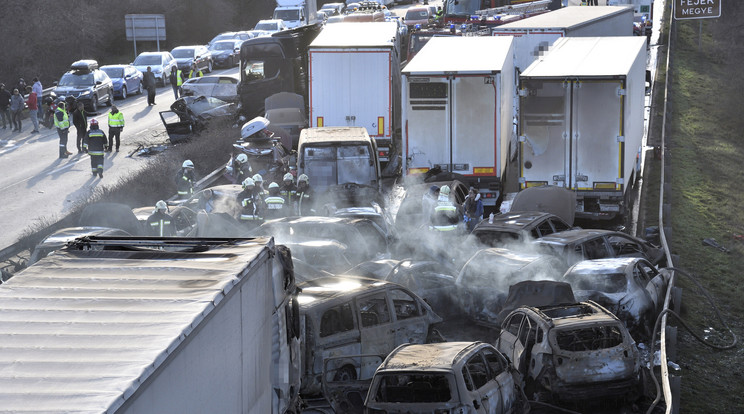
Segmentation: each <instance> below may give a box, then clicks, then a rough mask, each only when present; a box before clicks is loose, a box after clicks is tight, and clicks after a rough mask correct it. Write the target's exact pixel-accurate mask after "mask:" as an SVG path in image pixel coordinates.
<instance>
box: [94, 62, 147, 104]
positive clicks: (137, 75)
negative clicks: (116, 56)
mask: <svg viewBox="0 0 744 414" xmlns="http://www.w3.org/2000/svg"><path fill="white" fill-rule="evenodd" d="M101 70H102V71H104V72H106V74H107V75H108V77H109V78H110V79H111V82H112V83H113V85H114V96H115V97H117V98H121V99H126V98H127V95H129V93H133V94H135V93H136V94H139V93H142V89H143V88H142V72H140V71H138V70H137V68H135V67H134V66H132V65H106V66H101Z"/></svg>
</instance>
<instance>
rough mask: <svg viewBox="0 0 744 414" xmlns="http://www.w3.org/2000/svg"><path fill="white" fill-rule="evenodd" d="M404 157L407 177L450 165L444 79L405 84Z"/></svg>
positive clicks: (412, 80) (447, 90)
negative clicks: (405, 121) (406, 89)
mask: <svg viewBox="0 0 744 414" xmlns="http://www.w3.org/2000/svg"><path fill="white" fill-rule="evenodd" d="M406 105H407V108H406V110H407V114H408V115H407V125H406V126H405V128H406V141H407V144H406V154H405V156H406V157H407V159H408V162H407V168H408V173H409V174H411V173H421V172H426V171H427V170H429V169H431V168H434V167H436V166H439V167H441V168H442V171H448V170H449V168H450V165H451V164H452V141H451V140H450V138H449V133H448V131H449V130H450V118H451V117H450V110H451V104H450V85H449V81H448V80H447V78H445V77H422V78H416V77H411V78H409V80H408V101H407V103H406Z"/></svg>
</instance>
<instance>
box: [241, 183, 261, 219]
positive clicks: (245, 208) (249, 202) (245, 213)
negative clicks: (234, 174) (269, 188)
mask: <svg viewBox="0 0 744 414" xmlns="http://www.w3.org/2000/svg"><path fill="white" fill-rule="evenodd" d="M255 189H256V183H255V182H254V181H253V178H246V179H245V181H243V191H241V192H240V193H239V194H238V203H240V206H241V210H240V222H241V223H244V224H245V225H246V226H247V227H249V228H254V227H257V226H259V225H260V224H261V222H262V221H263V217H261V210H262V209H263V206H262V204H263V199H262V198H261V197H260V195H258V194H256V192H255Z"/></svg>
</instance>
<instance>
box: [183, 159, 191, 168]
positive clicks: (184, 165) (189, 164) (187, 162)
mask: <svg viewBox="0 0 744 414" xmlns="http://www.w3.org/2000/svg"><path fill="white" fill-rule="evenodd" d="M181 167H183V168H194V163H193V162H191V160H186V161H184V162H183V165H181Z"/></svg>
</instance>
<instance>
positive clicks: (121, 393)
mask: <svg viewBox="0 0 744 414" xmlns="http://www.w3.org/2000/svg"><path fill="white" fill-rule="evenodd" d="M287 260H290V261H291V258H290V257H289V254H288V250H287V249H286V248H284V247H282V246H274V242H273V239H146V238H145V239H139V238H121V239H114V238H106V237H100V238H96V237H90V238H83V239H77V240H76V241H75V242H72V243H71V244H70V245H69V246H68V247H66V248H64V249H62V250H60V251H57V252H55V253H52V254H51V255H49V256H47V257H46V258H44V259H42V260H40V261H39V262H37V263H35V264H34V265H32V266H30V267H28V268H27V269H25V270H24V271H23V272H20V273H18V274H16V275H15V276H14V277H13V278H12V279H10V280H9V281H8V282H6V283H4V284H2V285H0V314H2V315H3V316H2V318H0V402H1V403H2V407H1V408H0V410H2V411H5V412H27V411H29V410H31V411H34V412H44V413H70V412H78V413H83V412H85V413H255V414H265V413H284V412H288V411H290V410H291V411H292V412H295V411H296V410H297V408H298V406H297V401H298V395H297V394H298V391H299V367H300V365H299V362H300V361H298V359H299V355H300V353H299V339H298V338H299V307H298V306H297V305H296V294H297V293H296V287H295V284H294V275H293V273H292V270H291V268H288V267H286V266H284V263H287ZM293 301H295V304H293V303H292V302H293Z"/></svg>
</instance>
